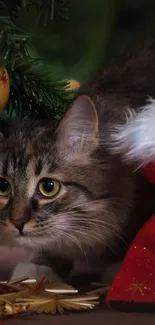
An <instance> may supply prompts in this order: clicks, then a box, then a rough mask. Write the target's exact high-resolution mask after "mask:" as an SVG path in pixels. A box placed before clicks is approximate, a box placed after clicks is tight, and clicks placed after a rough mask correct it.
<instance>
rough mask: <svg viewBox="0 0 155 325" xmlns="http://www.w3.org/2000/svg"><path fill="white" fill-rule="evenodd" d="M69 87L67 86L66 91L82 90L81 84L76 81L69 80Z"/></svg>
mask: <svg viewBox="0 0 155 325" xmlns="http://www.w3.org/2000/svg"><path fill="white" fill-rule="evenodd" d="M68 82H69V85H68V86H67V88H66V90H78V89H79V88H80V83H79V82H78V81H76V80H73V79H71V80H68Z"/></svg>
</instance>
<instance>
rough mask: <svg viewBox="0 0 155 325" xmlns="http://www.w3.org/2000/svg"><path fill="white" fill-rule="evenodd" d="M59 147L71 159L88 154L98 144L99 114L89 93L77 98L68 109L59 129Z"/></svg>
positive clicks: (57, 132) (57, 134) (57, 133)
mask: <svg viewBox="0 0 155 325" xmlns="http://www.w3.org/2000/svg"><path fill="white" fill-rule="evenodd" d="M56 136H57V140H58V145H59V149H60V151H61V152H62V154H63V155H65V156H66V157H68V158H69V159H70V158H71V157H72V159H74V158H75V159H78V157H79V159H80V156H81V155H85V157H86V156H88V155H90V154H91V152H92V151H93V150H94V149H95V148H96V146H97V144H98V115H97V111H96V107H95V104H94V102H93V101H92V100H91V98H90V97H89V96H87V95H80V96H79V97H78V98H76V99H75V100H74V101H73V103H72V104H71V106H70V107H69V108H68V110H67V111H66V113H65V115H64V116H63V118H62V120H61V121H60V123H59V125H58V127H57V129H56Z"/></svg>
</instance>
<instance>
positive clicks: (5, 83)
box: [0, 66, 10, 112]
mask: <svg viewBox="0 0 155 325" xmlns="http://www.w3.org/2000/svg"><path fill="white" fill-rule="evenodd" d="M9 94H10V79H9V75H8V72H7V70H6V69H5V68H4V67H3V66H0V112H2V110H3V109H4V107H5V105H6V104H7V101H8V99H9Z"/></svg>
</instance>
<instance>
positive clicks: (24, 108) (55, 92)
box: [7, 59, 74, 119]
mask: <svg viewBox="0 0 155 325" xmlns="http://www.w3.org/2000/svg"><path fill="white" fill-rule="evenodd" d="M67 85H68V82H67V81H65V80H64V81H53V80H52V73H51V67H49V66H48V67H47V66H46V65H44V63H42V62H38V61H37V60H31V59H30V60H29V62H28V61H27V62H23V63H22V64H21V63H20V64H19V65H17V66H16V69H15V70H14V72H13V75H12V86H11V96H10V101H11V102H12V105H10V104H11V103H9V105H8V107H7V111H8V114H9V115H10V114H15V115H16V116H18V117H22V118H23V117H26V116H29V117H31V118H47V117H52V118H56V119H59V118H60V117H61V116H62V114H63V112H64V110H65V108H66V106H67V105H68V104H69V102H70V101H71V100H72V99H73V97H74V93H73V92H69V91H67V90H65V88H66V87H67ZM12 107H13V108H14V110H13V111H12Z"/></svg>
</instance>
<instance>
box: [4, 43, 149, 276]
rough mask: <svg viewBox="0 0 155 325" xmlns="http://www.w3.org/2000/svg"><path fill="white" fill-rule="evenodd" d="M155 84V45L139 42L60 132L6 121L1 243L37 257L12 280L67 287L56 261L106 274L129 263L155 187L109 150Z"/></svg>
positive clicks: (89, 87) (94, 84)
mask: <svg viewBox="0 0 155 325" xmlns="http://www.w3.org/2000/svg"><path fill="white" fill-rule="evenodd" d="M154 84H155V42H154V41H153V42H152V41H151V42H141V44H139V45H137V46H136V47H133V49H132V50H130V51H129V50H128V49H127V51H125V52H124V53H123V54H122V55H121V56H119V57H117V58H115V59H113V60H112V61H111V63H110V64H109V65H107V66H106V67H105V68H104V69H103V71H100V72H99V74H98V75H97V76H95V77H93V78H92V79H91V80H90V81H89V82H88V83H87V84H86V85H85V86H84V87H83V88H82V89H81V91H80V92H81V93H80V94H78V95H77V98H76V99H75V101H74V102H73V103H72V104H71V106H70V107H69V108H68V110H67V111H66V113H65V115H64V116H63V118H62V120H61V121H60V123H59V124H58V125H56V126H54V127H53V125H52V123H51V122H50V121H27V120H25V121H6V122H1V125H0V130H1V135H0V242H1V245H3V244H9V245H11V246H12V245H19V246H24V247H26V248H27V249H29V251H30V259H29V261H28V262H27V263H24V264H19V265H17V267H16V268H15V270H14V272H13V275H12V277H13V278H15V277H21V276H25V275H26V276H30V277H33V278H37V279H40V278H42V276H44V275H45V276H46V277H47V278H48V279H50V280H55V281H60V280H61V279H60V277H59V276H60V274H59V275H58V274H57V273H59V272H57V270H56V262H55V261H56V260H57V259H58V260H59V259H60V261H61V260H62V261H63V260H66V261H68V262H70V263H71V264H72V263H73V270H74V268H76V266H75V265H76V263H78V261H79V263H84V264H85V262H87V264H88V266H89V268H90V269H93V267H94V265H95V266H97V267H98V268H99V270H100V268H101V266H103V265H104V266H106V265H107V263H109V262H111V261H112V262H113V261H114V259H117V257H118V258H120V257H121V256H123V254H124V252H125V250H126V249H127V245H128V243H130V241H131V240H132V238H133V236H134V234H135V233H136V231H137V229H138V228H139V226H140V225H141V224H142V223H143V222H144V221H145V218H147V216H148V215H149V214H150V213H152V211H153V210H154V205H155V204H154V195H155V188H154V185H150V184H148V183H147V181H145V180H144V179H143V176H142V174H141V172H137V173H135V172H134V171H135V167H136V164H134V163H133V162H132V159H131V161H130V162H129V163H126V162H125V161H123V159H121V154H120V153H121V150H122V147H121V148H120V152H119V145H118V142H117V150H111V148H113V146H114V145H113V142H112V141H113V140H112V139H113V136H112V135H113V130H114V129H115V126H116V125H117V124H119V125H125V122H126V119H127V117H129V116H130V114H131V112H132V113H133V112H134V111H136V112H138V111H139V109H140V107H141V106H144V105H145V103H147V101H148V98H149V96H151V97H155V87H154ZM114 140H115V139H114ZM114 142H115V141H114ZM146 195H148V198H149V201H148V205H147V204H146ZM144 198H145V200H144ZM121 254H122V255H121ZM114 255H115V256H114ZM115 257H116V258H115ZM58 264H60V262H59V263H58ZM72 272H74V271H72Z"/></svg>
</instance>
